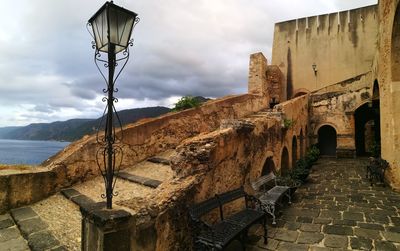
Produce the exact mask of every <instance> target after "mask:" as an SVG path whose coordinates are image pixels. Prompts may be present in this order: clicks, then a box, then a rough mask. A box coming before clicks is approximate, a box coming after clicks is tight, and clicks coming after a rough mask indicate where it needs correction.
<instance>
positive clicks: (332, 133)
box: [318, 125, 337, 156]
mask: <svg viewBox="0 0 400 251" xmlns="http://www.w3.org/2000/svg"><path fill="white" fill-rule="evenodd" d="M336 146H337V133H336V130H335V128H333V127H332V126H330V125H323V126H321V127H320V128H319V129H318V148H319V151H320V153H321V155H325V156H336Z"/></svg>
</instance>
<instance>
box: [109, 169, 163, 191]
mask: <svg viewBox="0 0 400 251" xmlns="http://www.w3.org/2000/svg"><path fill="white" fill-rule="evenodd" d="M117 176H118V177H119V178H121V179H125V180H128V181H131V182H134V183H138V184H141V185H144V186H148V187H151V188H157V187H158V186H159V185H160V184H161V183H162V181H159V180H154V179H150V178H146V177H142V176H138V175H134V174H130V173H127V172H119V173H118V174H117Z"/></svg>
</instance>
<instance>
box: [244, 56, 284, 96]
mask: <svg viewBox="0 0 400 251" xmlns="http://www.w3.org/2000/svg"><path fill="white" fill-rule="evenodd" d="M248 81H249V82H248V92H249V93H252V94H256V95H262V96H264V97H266V98H267V99H269V100H270V101H271V102H275V103H279V102H282V101H285V100H286V89H284V84H283V83H284V82H285V81H284V76H283V74H282V72H281V70H280V69H279V67H278V66H276V65H268V62H267V59H266V58H265V56H264V54H262V53H261V52H258V53H254V54H251V55H250V63H249V80H248Z"/></svg>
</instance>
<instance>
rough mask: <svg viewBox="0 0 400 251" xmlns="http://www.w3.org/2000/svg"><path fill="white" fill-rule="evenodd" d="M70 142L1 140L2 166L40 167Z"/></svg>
mask: <svg viewBox="0 0 400 251" xmlns="http://www.w3.org/2000/svg"><path fill="white" fill-rule="evenodd" d="M69 143H70V142H58V141H40V140H11V139H0V164H26V165H38V164H40V163H42V162H43V161H45V160H47V159H48V158H49V157H51V156H53V155H54V154H56V153H57V152H58V151H60V150H62V149H63V148H64V147H65V146H67V145H68V144H69Z"/></svg>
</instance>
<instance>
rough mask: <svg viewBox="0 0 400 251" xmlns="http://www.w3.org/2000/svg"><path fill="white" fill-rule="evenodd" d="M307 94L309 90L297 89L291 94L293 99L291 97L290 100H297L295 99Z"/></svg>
mask: <svg viewBox="0 0 400 251" xmlns="http://www.w3.org/2000/svg"><path fill="white" fill-rule="evenodd" d="M308 93H310V91H309V90H307V89H305V88H300V89H297V90H295V91H294V94H293V97H292V98H297V97H300V96H303V95H306V94H308Z"/></svg>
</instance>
